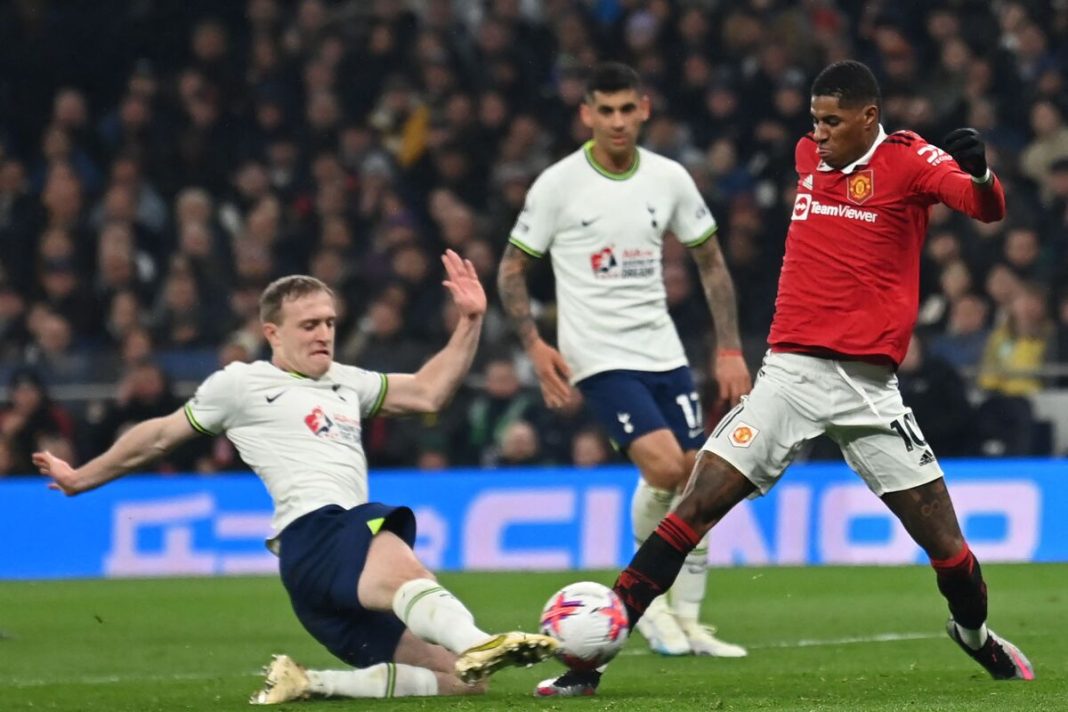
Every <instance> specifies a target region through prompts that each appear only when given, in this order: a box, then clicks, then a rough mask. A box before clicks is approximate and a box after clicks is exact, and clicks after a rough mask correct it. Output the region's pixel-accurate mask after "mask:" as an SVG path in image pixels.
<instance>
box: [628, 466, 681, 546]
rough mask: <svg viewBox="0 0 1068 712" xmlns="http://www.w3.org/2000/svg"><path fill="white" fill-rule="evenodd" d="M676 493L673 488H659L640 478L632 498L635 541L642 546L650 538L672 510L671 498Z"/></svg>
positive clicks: (632, 524) (631, 514) (632, 521)
mask: <svg viewBox="0 0 1068 712" xmlns="http://www.w3.org/2000/svg"><path fill="white" fill-rule="evenodd" d="M674 496H675V493H674V492H672V491H671V490H662V489H657V488H655V487H652V486H650V485H649V483H648V482H646V481H645V480H644V479H641V478H639V479H638V486H637V487H635V488H634V495H633V496H632V497H631V498H630V521H631V526H632V527H633V529H634V543H635V545H636V546H641V544H642V542H643V541H645V540H646V539H648V538H649V535H650V534H652V533H653V532H654V531H655V530H656V527H657V526H658V525H659V524H660V520H661V519H663V518H664V517H666V516H667V513H668V512H669V511H671V500H672V499H673V498H674Z"/></svg>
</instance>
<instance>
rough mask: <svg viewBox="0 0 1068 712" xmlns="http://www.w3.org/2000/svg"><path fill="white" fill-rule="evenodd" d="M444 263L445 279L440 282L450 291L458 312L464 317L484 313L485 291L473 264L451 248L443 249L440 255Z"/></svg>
mask: <svg viewBox="0 0 1068 712" xmlns="http://www.w3.org/2000/svg"><path fill="white" fill-rule="evenodd" d="M441 263H442V264H443V265H445V275H446V279H445V280H444V281H443V282H442V284H443V285H444V286H445V287H446V288H447V289H448V290H449V292H450V293H452V299H453V301H454V302H456V307H457V309H459V310H460V314H461V315H463V316H465V317H469V318H470V317H477V316H482V315H483V314H485V313H486V291H485V290H484V289H482V283H481V282H479V281H478V274H477V273H476V272H475V265H474V264H472V263H471V260H465V259H462V258H461V257H460V255H458V254H456V252H455V251H453V250H445V254H443V255H442V256H441Z"/></svg>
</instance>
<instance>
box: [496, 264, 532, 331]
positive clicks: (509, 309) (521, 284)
mask: <svg viewBox="0 0 1068 712" xmlns="http://www.w3.org/2000/svg"><path fill="white" fill-rule="evenodd" d="M531 259H532V258H531V257H529V256H528V255H527V254H526V253H525V252H523V251H522V250H520V249H518V248H517V247H515V246H513V245H508V247H506V248H505V249H504V257H502V258H501V266H500V269H499V270H498V272H497V292H498V293H499V294H500V297H501V304H502V305H503V306H504V311H505V313H506V314H507V315H508V319H509V320H510V321H511V322H512V327H513V328H514V329H515V333H516V335H517V336H518V337H519V343H521V344H522V345H523V348H526V347H528V346H530V344H532V343H533V342H534V341H535V339H537V338H538V327H537V325H536V324H535V323H534V317H533V316H532V315H531V313H530V294H529V293H528V292H527V265H528V263H529V262H530V260H531Z"/></svg>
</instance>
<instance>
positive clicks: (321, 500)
mask: <svg viewBox="0 0 1068 712" xmlns="http://www.w3.org/2000/svg"><path fill="white" fill-rule="evenodd" d="M388 387H389V382H388V379H387V377H386V375H385V374H384V373H376V372H373V371H364V370H363V369H360V368H356V367H355V366H346V365H344V364H340V363H336V362H335V363H334V364H333V365H331V366H330V369H329V370H328V371H327V372H326V373H325V374H323V376H322V377H321V378H318V379H315V378H308V377H306V376H302V375H300V374H297V373H293V372H290V371H284V370H282V369H280V368H278V367H277V366H275V365H273V364H271V363H269V362H267V361H256V362H254V363H232V364H230V365H229V366H227V367H226V368H224V369H222V370H221V371H216V372H215V373H213V374H212V375H211V376H209V377H208V378H207V379H206V380H205V381H204V382H203V383H202V384H200V387H199V388H198V389H197V392H196V394H195V395H194V396H193V397H192V398H191V399H190V400H189V402H187V403H186V404H185V415H186V417H187V418H188V419H189V423H190V424H191V425H192V426H193V427H194V428H195V429H196V430H198V431H200V432H201V433H204V434H206V435H218V434H219V433H223V432H225V433H226V437H227V438H229V439H230V442H232V443H233V444H234V447H236V448H237V451H238V453H240V454H241V459H242V460H244V461H245V463H246V464H247V465H248V466H249V467H251V468H252V470H253V472H255V473H256V474H257V475H259V477H260V479H262V480H263V483H264V484H265V485H266V486H267V491H268V492H270V494H271V498H272V499H273V500H274V518H273V519H272V520H271V524H272V525H273V526H274V529H275V534H276V535H277V534H278V533H279V532H281V531H282V529H284V528H285V527H286V525H287V524H289V523H290V522H292V521H293V520H294V519H297V518H298V517H300V516H301V515H302V514H307V513H308V512H311V511H313V510H316V509H318V508H320V507H323V506H325V505H328V504H337V505H340V506H341V507H344V508H346V509H349V508H351V507H355V506H356V505H359V504H363V503H365V502H367V497H368V493H367V456H366V455H365V454H364V451H363V442H362V440H361V439H360V432H361V426H362V422H363V419H364V418H368V417H370V416H372V415H374V414H375V413H376V412H377V411H378V409H379V408H381V407H382V402H383V401H384V400H385V398H386V391H387V389H388Z"/></svg>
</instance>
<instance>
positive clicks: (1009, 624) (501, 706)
mask: <svg viewBox="0 0 1068 712" xmlns="http://www.w3.org/2000/svg"><path fill="white" fill-rule="evenodd" d="M984 572H985V573H986V578H987V581H988V584H989V586H990V590H991V594H992V607H991V625H992V627H993V628H994V630H996V631H999V632H1001V633H1003V634H1004V635H1005V636H1006V637H1007V638H1009V639H1011V640H1012V641H1013V642H1015V643H1016V644H1017V645H1019V646H1020V647H1021V648H1022V649H1023V650H1024V651H1025V652H1026V653H1027V655H1028V656H1029V657H1030V658H1031V661H1032V662H1033V663H1034V665H1035V670H1036V674H1037V678H1038V679H1037V680H1036V681H1035V682H1033V683H1020V682H1008V683H1006V682H995V681H993V680H991V679H990V678H989V677H988V676H987V675H986V673H985V672H983V671H982V670H981V669H980V668H979V667H978V666H977V665H976V664H975V663H974V662H972V661H971V660H970V659H969V658H967V657H966V656H965V655H964V654H963V653H961V652H960V651H959V650H958V649H957V648H956V646H955V645H954V644H953V643H951V642H950V641H949V639H948V638H947V637H946V636H945V633H944V632H943V625H944V622H945V618H946V613H945V606H944V603H943V601H942V599H941V597H940V596H939V595H938V592H937V591H936V589H935V587H934V579H933V576H932V574H931V572H930V569H928V568H926V567H921V566H914V567H904V568H859V567H858V568H830V567H825V568H803V569H798V568H735V569H716V570H714V571H713V572H712V573H711V577H710V595H709V598H708V600H707V601H706V618H707V619H709V620H711V621H713V622H715V623H716V624H717V625H718V626H719V628H720V634H721V635H722V636H723V638H724V639H726V640H730V641H732V642H738V643H742V644H744V645H747V646H748V647H749V650H750V656H749V657H748V658H744V659H737V660H725V659H709V658H664V657H660V656H657V655H653V654H651V653H649V652H648V650H647V648H646V647H645V645H644V641H643V640H642V639H641V638H640V636H638V635H637V634H635V637H634V639H633V640H631V641H630V642H629V643H628V644H627V647H626V648H625V649H624V651H623V653H622V654H621V655H620V657H619V658H617V659H616V661H615V662H614V663H613V664H612V666H611V668H610V669H609V672H608V674H607V675H606V676H605V679H604V682H603V683H602V689H601V694H600V695H599V696H597V697H594V698H584V699H562V700H561V699H558V700H548V701H545V700H536V699H534V698H532V697H531V694H530V693H531V689H532V687H533V685H534V684H535V683H536V682H537V681H538V680H540V679H542V678H544V677H549V676H550V675H554V674H556V673H558V672H560V671H561V670H562V667H561V666H560V665H559V664H558V663H556V662H555V661H551V662H548V663H545V664H543V665H541V666H539V667H536V668H532V669H525V670H505V671H503V672H501V673H499V674H498V675H497V676H495V677H494V679H493V683H492V685H491V689H490V691H489V693H488V694H487V695H485V696H483V697H477V698H476V697H469V698H449V699H447V698H433V699H399V700H326V701H323V700H317V701H311V702H298V703H292V704H289V705H283V706H279V707H278V709H283V710H308V711H309V712H314V710H317V709H319V710H326V711H328V712H329V711H330V710H348V709H353V710H356V709H359V710H383V711H384V710H508V711H509V712H512V711H519V710H617V711H623V710H665V711H666V710H672V711H673V712H675V711H679V712H686V711H689V710H887V711H888V710H901V709H905V710H984V711H994V710H1028V712H1033V711H1035V710H1065V709H1068V565H1001V566H994V565H990V566H986V567H984ZM612 576H613V573H612V572H592V573H585V574H583V573H575V572H570V573H566V572H565V573H552V574H542V573H539V574H532V573H522V574H517V573H507V574H505V573H468V574H446V575H442V576H441V579H442V581H443V582H444V583H445V584H446V585H447V586H449V587H451V588H452V589H453V590H454V591H455V592H456V593H457V594H458V595H459V596H460V597H461V598H463V599H464V600H465V601H466V602H467V603H468V605H469V606H470V607H471V609H472V610H473V611H474V612H475V616H476V619H477V620H478V621H479V622H480V624H481V625H482V626H483V627H484V628H486V629H487V630H504V629H512V628H522V629H526V630H534V629H535V627H536V625H537V617H538V613H539V611H540V610H541V606H542V605H543V603H544V602H545V600H546V599H547V598H548V596H549V595H550V594H551V593H552V592H553V591H555V590H556V589H557V588H559V587H560V586H562V585H563V584H565V583H569V582H572V581H576V580H580V579H583V578H588V579H592V580H596V581H601V582H603V583H611V580H612ZM275 652H286V653H289V654H290V655H292V656H293V657H295V658H296V659H297V660H299V661H301V662H303V663H305V664H308V665H309V666H312V667H323V668H328V667H335V668H338V667H341V664H340V663H338V662H337V661H336V660H334V659H333V658H332V657H331V656H330V655H329V654H328V653H327V652H325V651H324V650H323V649H321V648H320V647H319V646H318V644H317V643H315V642H314V641H313V640H312V639H311V638H310V637H309V636H308V635H307V634H305V633H304V632H303V630H302V629H301V628H300V626H299V624H298V623H297V621H296V619H295V618H294V616H293V614H292V612H291V611H290V609H289V605H288V601H287V599H286V597H285V593H284V591H283V590H282V587H281V583H280V582H279V581H278V579H277V578H273V577H256V578H223V579H157V580H114V581H47V582H0V710H3V712H13V711H14V710H70V711H75V710H77V711H78V712H96V711H104V710H106V711H108V712H126V711H129V712H154V711H156V710H159V711H167V710H196V711H201V710H238V709H248V706H247V704H246V700H247V698H248V695H249V694H250V693H251V692H252V691H253V690H255V689H256V688H257V687H258V685H259V682H260V678H259V676H258V674H257V671H258V669H259V667H260V666H261V665H263V664H264V662H265V661H266V660H267V659H268V658H269V656H270V654H271V653H275Z"/></svg>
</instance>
